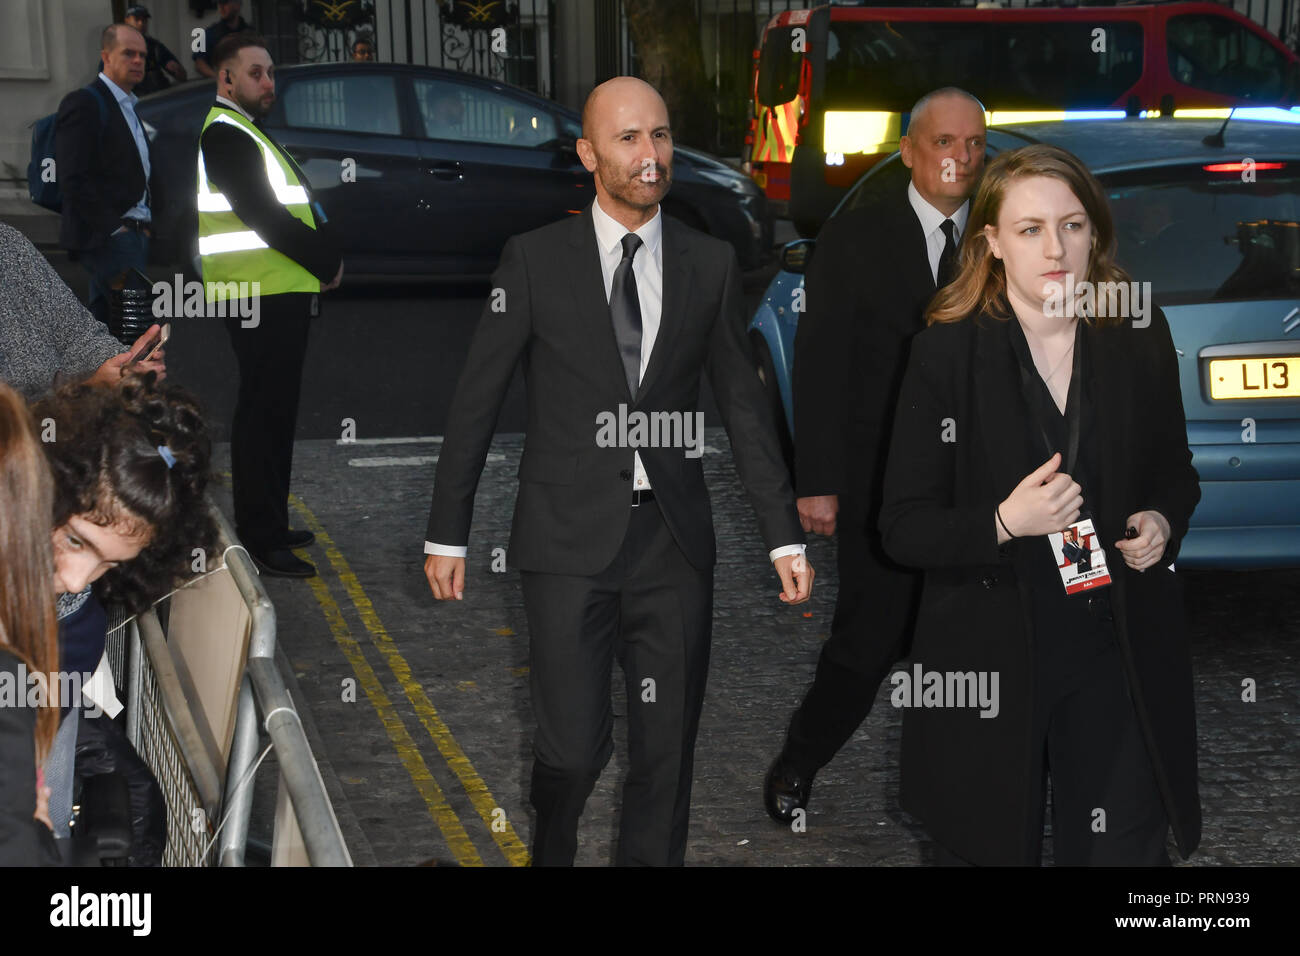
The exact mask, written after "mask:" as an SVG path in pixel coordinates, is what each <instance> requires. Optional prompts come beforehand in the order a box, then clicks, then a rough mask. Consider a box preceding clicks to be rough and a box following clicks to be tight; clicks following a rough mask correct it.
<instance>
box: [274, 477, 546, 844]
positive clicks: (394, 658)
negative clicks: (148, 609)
mask: <svg viewBox="0 0 1300 956" xmlns="http://www.w3.org/2000/svg"><path fill="white" fill-rule="evenodd" d="M289 503H290V505H292V506H293V508H294V510H295V511H297V512H298V514H300V515H301V516H302V519H303V522H304V523H305V524H306V526H307V528H308V530H310V531H312V532H313V533H315V535H316V541H317V543H318V544H320V545H321V547H322V548H324V550H325V556H326V557H327V558H328V559H329V562H330V565H331V566H332V567H333V568H334V571H335V573H336V574H337V575H338V577H339V580H340V581H341V582H342V583H343V587H344V590H346V591H347V593H348V598H349V599H350V600H351V602H352V604H353V606H354V607H355V608H356V610H357V613H358V614H359V615H360V617H361V623H362V624H363V625H364V626H365V628H366V630H367V631H369V632H370V637H371V640H372V641H373V643H374V646H375V648H376V649H377V650H378V651H379V653H380V655H382V656H383V658H384V660H385V662H386V663H387V664H388V667H389V669H390V670H391V671H392V673H393V677H395V678H396V679H397V682H398V684H400V685H401V687H402V690H403V691H404V692H405V694H406V698H407V700H409V701H410V702H411V706H412V707H413V708H414V709H415V713H416V715H417V716H418V717H419V718H420V723H422V724H423V725H424V728H425V730H426V731H428V733H429V736H430V737H431V738H432V739H433V742H434V743H435V744H436V745H437V747H438V751H439V753H441V754H442V757H443V759H444V760H445V761H446V763H447V766H448V767H449V768H450V769H451V771H452V773H454V774H455V775H456V778H457V779H458V780H459V781H460V783H461V786H462V787H463V788H464V789H465V793H466V794H467V795H468V796H469V799H470V802H471V803H472V804H473V806H474V809H475V810H476V811H477V812H478V814H479V816H480V817H482V819H483V822H484V823H485V824H486V825H487V829H488V832H489V833H491V834H492V838H493V839H494V840H495V841H496V843H497V845H498V847H500V849H501V852H502V854H503V855H504V856H505V858H506V860H507V862H509V863H510V864H511V865H512V866H527V865H528V850H527V848H526V847H525V846H524V844H523V841H522V840H520V839H519V835H518V834H517V833H516V832H515V829H514V827H512V826H511V825H510V822H509V820H508V819H505V818H504V817H503V815H502V814H501V813H500V811H499V808H498V805H497V803H496V800H495V799H494V798H493V796H492V793H491V791H489V790H488V788H487V784H486V783H484V781H483V778H482V777H480V776H479V774H478V772H477V771H476V770H475V769H474V765H473V764H472V763H470V760H469V758H468V757H467V756H465V752H464V751H463V750H461V748H460V745H459V744H458V743H457V742H456V738H455V737H454V736H453V735H452V733H451V730H450V729H449V728H448V727H447V725H446V723H444V722H443V720H442V718H441V717H440V716H439V715H438V711H437V710H436V709H435V708H434V706H433V703H432V702H431V701H430V700H429V697H428V695H427V694H426V693H425V692H424V688H423V687H421V686H420V683H419V681H417V680H415V678H414V677H413V676H412V674H411V667H410V665H409V664H408V663H407V662H406V659H405V658H404V657H403V656H402V654H401V652H400V651H399V650H398V649H397V645H396V643H395V642H394V641H393V639H392V637H390V636H389V634H388V631H387V629H385V627H384V625H383V623H382V622H381V621H380V620H379V615H378V614H377V613H376V611H375V608H374V605H373V604H372V603H371V601H370V598H369V597H368V596H367V595H366V592H365V589H364V588H363V587H362V586H361V581H360V580H359V579H358V578H357V576H356V574H355V573H354V572H353V571H352V568H351V566H350V565H349V564H348V562H347V559H346V558H344V557H343V554H342V552H341V551H339V549H338V546H337V545H335V544H334V541H333V539H332V538H331V537H330V536H329V534H328V533H327V532H326V531H325V528H324V527H323V526H322V525H321V523H320V521H319V520H318V519H317V517H316V515H315V514H313V513H312V511H311V509H310V508H308V507H307V506H306V505H305V504H304V503H303V502H302V500H301V499H300V498H298V496H297V495H292V494H291V495H290V496H289ZM309 581H310V582H311V584H312V591H313V593H314V594H315V595H316V600H317V602H318V603H320V604H321V607H322V609H323V610H325V617H326V620H327V621H329V623H330V629H331V632H332V633H333V634H334V639H335V641H336V642H337V643H338V644H339V647H340V648H341V649H342V650H343V653H344V656H346V657H347V658H348V661H349V663H351V665H352V668H353V670H354V671H355V672H356V674H357V679H358V681H359V682H360V683H361V686H362V688H363V689H364V690H365V691H366V696H367V697H369V699H370V701H371V703H372V704H373V705H374V707H375V710H376V711H377V712H378V713H379V717H380V720H381V721H382V722H383V724H384V728H385V730H387V731H388V735H389V739H390V740H392V741H393V745H394V746H395V747H396V748H397V750H398V754H399V755H400V756H401V758H402V762H403V764H404V765H405V766H406V768H407V771H408V772H409V773H410V774H411V779H412V780H413V781H414V782H415V785H416V788H417V789H419V790H420V793H421V795H422V796H423V797H424V799H425V802H426V803H427V804H428V806H429V812H430V815H431V816H432V817H433V819H434V822H436V823H437V824H438V827H439V829H441V830H442V832H443V835H444V836H445V837H446V839H447V843H448V846H450V848H451V850H452V853H454V854H455V855H456V858H457V860H459V861H460V862H461V863H462V864H466V865H471V866H474V865H482V860H481V858H480V857H479V855H478V853H477V851H475V849H474V846H473V843H472V842H470V840H469V835H468V834H467V833H466V832H465V829H464V827H463V826H462V825H461V823H460V820H459V819H458V818H457V817H456V815H455V812H454V811H453V810H452V809H451V807H450V805H448V804H447V801H446V798H445V797H444V795H443V793H442V789H441V788H440V787H439V786H438V783H437V781H436V780H434V779H433V777H432V775H431V774H430V773H429V770H428V767H427V765H425V763H424V759H423V757H421V756H420V753H419V749H418V747H416V746H415V743H414V741H413V740H411V737H410V735H409V734H407V732H406V728H405V726H404V725H403V724H402V723H401V718H400V717H399V716H398V714H397V712H396V710H395V709H394V708H393V705H392V702H391V701H390V700H389V699H388V697H387V695H386V694H385V693H384V690H383V687H382V686H381V685H380V684H379V680H378V678H377V677H376V676H375V673H374V671H373V670H372V669H371V668H370V665H369V663H368V662H367V661H366V659H365V657H364V656H363V655H362V654H361V646H360V644H358V643H357V642H356V640H355V639H353V638H352V636H351V634H350V632H348V630H347V623H346V622H345V621H344V620H343V617H342V613H341V612H339V611H338V605H337V604H335V603H334V599H333V597H332V596H331V595H330V594H329V589H328V588H327V587H326V585H325V584H324V582H322V581H321V580H320V579H319V578H311V579H309ZM327 602H328V605H333V608H334V610H333V611H331V610H329V608H328V606H327ZM335 621H337V625H339V626H341V631H340V630H339V629H338V628H336V623H335ZM394 723H395V726H394ZM408 751H410V752H408Z"/></svg>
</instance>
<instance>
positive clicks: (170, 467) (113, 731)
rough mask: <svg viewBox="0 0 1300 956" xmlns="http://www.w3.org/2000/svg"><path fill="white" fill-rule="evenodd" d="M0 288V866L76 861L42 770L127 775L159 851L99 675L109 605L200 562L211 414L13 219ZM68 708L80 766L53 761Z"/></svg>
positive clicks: (151, 797)
mask: <svg viewBox="0 0 1300 956" xmlns="http://www.w3.org/2000/svg"><path fill="white" fill-rule="evenodd" d="M0 285H3V286H4V287H5V288H6V289H9V290H12V291H13V292H14V293H15V294H11V295H9V296H7V297H6V299H5V301H4V303H3V304H0V382H3V384H0V488H2V492H0V493H2V494H3V501H2V502H0V864H6V865H34V864H42V863H56V862H60V861H68V860H70V859H72V857H73V852H74V851H73V841H72V840H71V839H57V840H56V839H55V835H56V834H58V835H63V834H66V833H67V832H68V826H67V824H68V821H67V820H63V819H58V820H54V819H51V818H50V816H49V810H48V808H49V806H50V805H51V804H50V797H51V794H50V791H49V788H48V787H46V786H45V778H50V779H52V780H53V779H58V780H67V781H72V780H73V779H74V775H75V777H76V778H77V779H82V780H84V779H86V778H89V777H92V776H97V775H103V774H120V775H121V776H122V777H123V778H124V780H125V786H126V790H127V793H128V801H129V807H130V829H131V849H130V854H129V858H128V859H129V862H130V863H131V864H133V865H157V864H159V863H161V861H162V854H163V850H164V848H165V845H166V808H165V806H164V803H163V798H162V793H161V791H160V789H159V787H158V784H157V781H156V780H155V779H154V777H153V774H152V773H151V772H150V771H149V769H148V768H147V767H146V766H145V764H144V762H143V761H142V760H141V758H140V757H139V755H138V754H137V753H136V752H135V750H134V748H132V747H131V745H130V743H128V742H127V740H126V738H125V736H124V734H123V732H122V729H121V720H120V717H119V715H120V712H121V709H122V708H121V704H120V703H119V702H118V701H117V700H116V697H115V695H114V693H113V689H112V681H111V679H108V680H101V681H99V682H95V681H94V680H93V679H92V678H93V675H94V674H95V672H96V671H102V670H106V668H107V663H106V659H105V643H106V639H107V621H108V618H107V614H106V612H105V606H106V605H109V604H118V605H120V606H122V607H123V608H124V609H125V611H126V613H128V614H137V613H140V612H141V611H144V610H146V609H147V608H149V607H150V606H151V605H152V604H153V603H154V602H156V601H157V600H159V599H160V598H162V597H163V596H165V595H166V594H167V593H168V592H170V591H171V590H172V589H173V588H174V587H176V586H177V585H178V584H179V583H181V582H182V581H183V580H184V579H185V578H187V577H189V576H190V574H191V567H192V562H193V555H194V553H195V549H200V550H201V551H202V552H204V553H206V552H207V551H209V550H211V548H212V544H213V541H214V539H215V528H214V527H213V526H212V524H211V519H210V517H209V516H208V512H207V509H206V505H205V503H204V491H205V489H206V486H207V481H208V474H209V470H210V456H211V443H210V439H209V437H208V430H207V425H206V423H205V421H204V418H203V415H202V413H201V411H200V410H199V408H198V405H197V403H196V402H195V400H194V398H193V397H192V396H190V395H189V394H188V393H187V392H186V391H185V390H184V389H182V388H180V387H179V386H177V385H174V384H172V383H168V382H164V381H163V378H164V377H165V367H164V364H163V361H164V359H163V356H162V355H161V354H160V353H158V352H155V353H154V357H153V358H152V359H151V360H150V361H149V362H147V363H145V362H132V359H133V358H135V357H136V354H135V353H136V352H137V351H138V349H135V350H127V349H124V348H123V347H122V346H121V345H120V344H119V343H118V342H117V341H116V340H115V339H114V338H113V337H112V336H111V335H109V334H108V331H107V329H106V328H105V327H104V326H103V325H101V324H99V323H98V322H96V321H95V320H94V319H93V317H92V316H91V315H90V314H89V313H88V312H87V311H86V309H85V308H84V307H83V306H81V304H80V303H79V302H78V301H77V300H76V298H75V296H74V295H73V294H72V292H71V290H69V289H68V288H67V286H65V285H64V284H63V282H62V281H61V280H60V279H59V277H58V275H57V274H56V273H55V272H54V271H53V269H51V268H50V266H49V265H48V264H47V263H46V262H45V260H44V259H43V258H42V257H41V255H40V254H39V252H37V251H36V249H35V248H34V247H32V245H31V244H30V243H29V242H28V241H27V240H26V239H25V238H24V237H22V236H21V235H20V234H19V233H17V232H16V231H14V230H12V229H10V228H9V227H6V226H0ZM24 398H26V399H28V400H30V401H31V404H30V405H29V404H27V402H25V401H24ZM69 688H71V689H72V692H71V693H69ZM61 693H62V694H65V695H68V696H67V697H66V698H65V699H61V698H60V694H61ZM74 709H76V710H78V711H79V713H78V715H77V716H78V718H79V719H78V720H77V721H76V723H75V734H76V736H75V741H74V742H73V746H72V747H71V748H69V749H68V750H67V754H68V755H70V756H71V759H72V760H73V766H72V767H71V768H69V767H55V766H51V764H50V762H49V761H50V760H51V759H52V755H51V749H52V744H53V742H54V739H55V735H56V732H57V729H58V727H59V726H61V720H62V721H67V720H69V715H70V713H71V711H73V710H74ZM115 717H118V719H116V720H115V719H114V718H115ZM62 754H63V751H62V750H60V751H59V754H57V755H55V757H56V758H57V759H65V758H63V757H62V756H60V755H62ZM58 805H62V804H61V803H60V804H58Z"/></svg>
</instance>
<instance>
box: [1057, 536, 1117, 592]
mask: <svg viewBox="0 0 1300 956" xmlns="http://www.w3.org/2000/svg"><path fill="white" fill-rule="evenodd" d="M1047 540H1048V542H1049V543H1050V544H1051V546H1052V556H1053V557H1054V558H1056V569H1057V570H1058V571H1059V572H1060V573H1061V584H1062V585H1064V587H1065V593H1066V594H1078V593H1080V592H1082V591H1091V590H1093V589H1095V588H1104V587H1105V586H1106V585H1108V584H1110V571H1108V570H1107V568H1106V552H1105V551H1104V550H1102V547H1101V540H1100V539H1099V538H1098V536H1097V532H1096V530H1095V529H1094V528H1093V526H1092V519H1091V518H1083V519H1081V520H1079V521H1076V522H1075V523H1074V524H1072V525H1070V526H1069V527H1068V528H1066V529H1065V531H1063V532H1062V531H1056V532H1053V533H1051V534H1049V535H1048V536H1047Z"/></svg>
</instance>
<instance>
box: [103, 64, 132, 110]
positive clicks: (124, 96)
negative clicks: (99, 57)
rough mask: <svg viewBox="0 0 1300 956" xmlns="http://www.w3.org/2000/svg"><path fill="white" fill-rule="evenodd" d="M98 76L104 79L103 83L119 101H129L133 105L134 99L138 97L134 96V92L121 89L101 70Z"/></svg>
mask: <svg viewBox="0 0 1300 956" xmlns="http://www.w3.org/2000/svg"><path fill="white" fill-rule="evenodd" d="M99 78H100V79H101V80H103V81H104V85H105V86H107V87H108V88H109V90H110V91H111V92H112V94H113V98H114V99H115V100H117V101H118V102H119V103H130V104H131V105H132V106H134V105H135V103H136V101H138V100H139V99H140V97H138V96H136V95H135V94H134V93H128V92H127V91H126V90H124V89H122V87H120V86H118V85H117V84H116V83H114V82H113V81H112V80H110V79H109V78H108V76H107V75H105V74H104V73H103V72H102V71H101V72H100V74H99Z"/></svg>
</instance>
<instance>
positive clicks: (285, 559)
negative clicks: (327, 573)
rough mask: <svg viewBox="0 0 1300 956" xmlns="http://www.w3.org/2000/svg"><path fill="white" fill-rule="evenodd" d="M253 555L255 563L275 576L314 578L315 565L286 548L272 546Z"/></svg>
mask: <svg viewBox="0 0 1300 956" xmlns="http://www.w3.org/2000/svg"><path fill="white" fill-rule="evenodd" d="M249 554H250V555H252V558H253V563H254V564H256V565H257V567H258V570H260V571H261V572H262V573H263V574H269V575H270V576H271V577H274V578H314V577H315V576H316V567H315V565H312V564H309V563H307V562H306V561H304V560H302V559H301V558H299V557H298V556H296V555H295V554H294V553H293V552H292V551H289V550H287V549H286V548H272V549H271V550H269V551H262V552H258V553H254V552H252V551H250V552H249Z"/></svg>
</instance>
